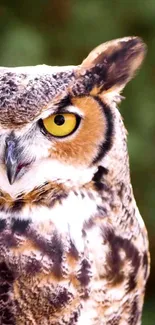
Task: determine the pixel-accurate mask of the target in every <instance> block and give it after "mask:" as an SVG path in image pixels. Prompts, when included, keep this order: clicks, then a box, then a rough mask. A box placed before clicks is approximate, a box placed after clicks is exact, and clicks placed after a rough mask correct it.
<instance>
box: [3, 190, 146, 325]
mask: <svg viewBox="0 0 155 325" xmlns="http://www.w3.org/2000/svg"><path fill="white" fill-rule="evenodd" d="M126 192H128V193H126ZM44 193H45V188H44ZM114 193H115V195H114ZM116 193H117V194H116ZM48 194H49V193H48V191H47V197H48ZM127 194H128V195H127ZM127 197H128V199H127ZM3 199H4V198H3ZM40 199H41V193H40ZM4 210H5V211H4ZM124 225H126V226H125V228H124ZM147 250H148V244H147V238H146V233H145V227H144V224H143V222H142V221H141V217H139V214H138V211H137V208H136V206H135V203H134V199H133V197H132V193H131V189H128V191H127V189H126V187H125V185H124V184H120V185H119V186H118V189H117V192H116V189H114V190H113V191H111V190H110V189H109V188H108V186H104V189H103V188H102V189H100V190H98V191H97V190H94V189H92V188H90V189H88V188H84V189H83V190H81V191H80V190H79V191H75V190H74V191H70V192H69V193H68V194H66V193H64V192H63V195H62V193H61V195H60V191H58V193H57V196H55V200H54V202H52V203H51V206H50V205H49V206H45V205H43V204H39V201H38V203H37V204H36V203H34V204H32V203H31V204H28V203H26V204H24V205H22V199H20V200H18V201H17V202H16V204H14V205H13V204H12V205H10V209H9V208H8V207H6V206H5V208H4V209H1V212H0V257H1V265H0V282H1V283H0V284H1V293H0V299H1V306H2V307H3V314H2V315H1V316H0V319H1V324H9V325H20V324H23V325H24V324H34V325H39V324H42V325H50V324H52V325H57V324H59V325H64V324H67V325H74V324H78V325H83V324H84V323H86V324H90V325H91V324H93V325H94V324H101V325H102V324H106V325H111V324H112V325H113V324H124V325H125V324H134V323H133V322H132V317H134V319H137V320H138V319H139V320H140V316H141V308H142V303H143V290H144V287H145V283H146V279H147V277H148V255H147ZM129 309H130V310H131V312H130V313H129ZM136 324H137V323H136Z"/></svg>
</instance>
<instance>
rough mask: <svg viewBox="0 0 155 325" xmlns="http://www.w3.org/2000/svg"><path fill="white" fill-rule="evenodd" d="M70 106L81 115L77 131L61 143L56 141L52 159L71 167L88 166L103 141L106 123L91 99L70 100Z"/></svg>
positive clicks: (100, 111)
mask: <svg viewBox="0 0 155 325" xmlns="http://www.w3.org/2000/svg"><path fill="white" fill-rule="evenodd" d="M71 102H72V105H74V106H76V107H78V108H79V109H80V111H81V113H82V115H83V118H82V120H81V125H80V126H79V129H78V130H77V131H76V133H75V134H73V135H72V136H70V137H66V139H64V140H63V141H56V142H55V145H54V151H53V150H51V156H52V158H55V159H58V160H61V161H64V162H65V163H69V164H72V165H87V166H88V165H89V164H91V162H92V161H93V159H94V158H95V156H96V155H97V152H98V147H99V145H100V144H101V143H102V142H103V141H104V138H105V134H106V130H107V121H106V117H105V116H104V114H103V112H102V107H100V105H99V104H98V102H97V101H96V100H95V99H94V98H93V97H88V96H87V97H81V98H78V97H77V98H72V100H71Z"/></svg>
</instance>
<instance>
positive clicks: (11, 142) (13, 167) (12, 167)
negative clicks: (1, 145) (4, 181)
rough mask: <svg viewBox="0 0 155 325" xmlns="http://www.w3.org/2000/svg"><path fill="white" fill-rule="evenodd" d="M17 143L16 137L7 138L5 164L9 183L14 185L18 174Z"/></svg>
mask: <svg viewBox="0 0 155 325" xmlns="http://www.w3.org/2000/svg"><path fill="white" fill-rule="evenodd" d="M17 156H18V154H17V143H16V141H15V139H11V138H8V139H7V140H6V149H5V165H6V172H7V177H8V180H9V183H10V184H11V185H12V184H13V183H14V181H15V179H16V176H17V174H18V159H17Z"/></svg>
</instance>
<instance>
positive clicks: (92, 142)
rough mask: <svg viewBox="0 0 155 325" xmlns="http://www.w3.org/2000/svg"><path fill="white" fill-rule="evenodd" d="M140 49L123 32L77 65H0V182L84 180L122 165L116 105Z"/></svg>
mask: <svg viewBox="0 0 155 325" xmlns="http://www.w3.org/2000/svg"><path fill="white" fill-rule="evenodd" d="M145 50H146V47H145V45H144V43H143V42H142V40H141V39H139V38H137V37H127V38H122V39H118V40H114V41H111V42H108V43H105V44H102V45H100V46H99V47H97V48H96V49H95V50H93V51H92V52H91V53H90V54H89V55H88V57H87V58H86V59H85V60H84V61H83V62H82V64H81V65H79V66H69V67H49V66H44V65H43V66H36V67H21V68H0V141H1V145H0V177H1V183H0V187H1V189H2V190H5V191H6V192H8V193H10V194H12V195H13V194H14V193H15V195H16V194H18V193H20V192H22V191H27V192H28V191H30V190H32V189H33V188H35V187H38V186H41V185H42V184H44V183H45V182H51V181H52V182H53V181H54V182H59V183H61V182H63V183H66V184H68V186H70V185H71V186H72V185H74V184H75V185H77V184H84V183H87V182H89V181H90V180H91V179H92V178H93V176H94V174H95V173H96V172H97V170H98V167H99V166H103V167H105V168H108V169H112V168H113V169H114V168H115V169H118V170H120V171H122V170H123V166H124V164H125V161H124V160H123V159H126V144H125V141H126V135H125V134H126V133H125V129H124V126H123V123H122V120H121V117H120V114H119V112H118V110H117V108H116V104H117V103H118V102H119V101H120V100H121V96H120V92H121V90H122V89H123V88H124V86H125V85H126V84H127V82H128V81H129V80H130V79H131V78H132V77H133V75H134V73H135V71H136V70H137V69H138V68H139V66H140V65H141V63H142V61H143V58H144V54H145Z"/></svg>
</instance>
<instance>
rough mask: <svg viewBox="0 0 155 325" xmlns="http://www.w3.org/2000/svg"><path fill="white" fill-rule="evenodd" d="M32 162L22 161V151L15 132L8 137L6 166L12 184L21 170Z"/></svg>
mask: <svg viewBox="0 0 155 325" xmlns="http://www.w3.org/2000/svg"><path fill="white" fill-rule="evenodd" d="M29 165H30V163H24V162H21V161H20V152H19V147H18V141H17V139H16V137H15V136H14V134H13V133H11V134H10V136H9V137H8V138H7V139H6V147H5V166H6V173H7V177H8V180H9V183H10V184H11V185H12V184H13V183H14V181H15V180H16V178H17V175H18V174H19V172H20V171H21V170H22V169H23V168H24V167H28V166H29Z"/></svg>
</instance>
